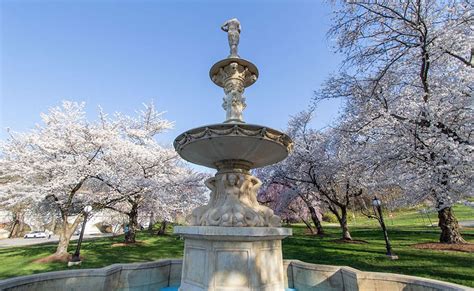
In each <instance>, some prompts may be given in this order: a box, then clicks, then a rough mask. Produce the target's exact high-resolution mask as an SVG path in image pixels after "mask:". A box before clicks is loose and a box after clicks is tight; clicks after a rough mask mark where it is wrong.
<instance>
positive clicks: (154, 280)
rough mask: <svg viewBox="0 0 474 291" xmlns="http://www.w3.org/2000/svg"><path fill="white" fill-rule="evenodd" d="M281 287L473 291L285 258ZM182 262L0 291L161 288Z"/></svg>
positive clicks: (55, 275)
mask: <svg viewBox="0 0 474 291" xmlns="http://www.w3.org/2000/svg"><path fill="white" fill-rule="evenodd" d="M283 264H284V270H285V274H286V276H285V285H286V286H285V287H289V288H294V289H296V290H297V291H306V290H331V291H332V290H333V291H336V290H344V291H357V290H359V291H365V290H369V291H370V290H382V291H391V290H403V291H425V290H426V291H435V290H436V291H441V290H443V291H454V290H474V289H473V288H469V287H464V286H461V285H457V284H452V283H447V282H442V281H438V280H431V279H426V278H421V277H414V276H406V275H398V274H390V273H377V272H363V271H359V270H356V269H353V268H350V267H339V266H328V265H317V264H309V263H304V262H301V261H298V260H284V263H283ZM181 268H182V261H181V260H172V259H171V260H159V261H154V262H146V263H135V264H114V265H110V266H108V267H104V268H100V269H82V270H69V271H58V272H48V273H40V274H35V275H30V276H22V277H16V278H11V279H7V280H3V281H0V290H5V291H7V290H8V291H13V290H14V291H26V290H28V291H30V290H35V291H40V290H55V291H56V290H57V291H60V290H75V291H81V290H87V291H90V290H94V291H95V290H97V291H102V290H103V291H110V290H133V291H138V290H140V291H142V290H143V291H144V290H160V289H161V288H166V287H169V286H178V285H179V284H180V282H181Z"/></svg>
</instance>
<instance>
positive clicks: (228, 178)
mask: <svg viewBox="0 0 474 291" xmlns="http://www.w3.org/2000/svg"><path fill="white" fill-rule="evenodd" d="M206 185H207V186H208V188H209V189H210V190H211V194H210V199H209V203H208V204H207V205H205V206H201V207H198V208H196V209H194V211H193V212H192V214H191V215H190V216H188V217H187V220H188V222H189V223H190V224H191V225H202V226H271V227H277V226H280V217H278V216H276V215H274V213H273V210H271V209H270V208H268V207H266V206H262V205H260V204H259V203H258V201H257V193H258V189H259V188H260V186H261V185H262V182H261V181H260V180H259V179H258V178H256V177H254V176H252V175H250V174H247V173H241V172H231V173H217V174H216V176H215V177H213V178H210V179H208V180H207V181H206Z"/></svg>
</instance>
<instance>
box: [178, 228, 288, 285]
mask: <svg viewBox="0 0 474 291" xmlns="http://www.w3.org/2000/svg"><path fill="white" fill-rule="evenodd" d="M174 233H176V234H179V235H181V236H182V237H184V239H185V247H184V260H183V271H182V277H181V287H180V289H179V290H181V291H198V290H199V291H200V290H210V291H237V290H239V291H247V290H248V291H250V290H262V291H264V290H265V291H266V290H268V291H274V290H284V285H285V282H284V278H285V276H284V274H283V258H282V252H281V240H282V239H283V238H285V237H287V236H290V235H291V229H288V228H281V227H218V226H217V227H216V226H177V227H175V228H174Z"/></svg>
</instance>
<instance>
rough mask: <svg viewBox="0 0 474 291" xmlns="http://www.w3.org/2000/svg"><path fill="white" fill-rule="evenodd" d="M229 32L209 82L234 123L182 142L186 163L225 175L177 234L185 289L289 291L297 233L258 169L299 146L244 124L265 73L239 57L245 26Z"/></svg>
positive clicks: (213, 181)
mask: <svg viewBox="0 0 474 291" xmlns="http://www.w3.org/2000/svg"><path fill="white" fill-rule="evenodd" d="M222 30H224V31H225V32H227V33H228V40H229V46H230V55H229V56H228V57H227V58H226V59H224V60H221V61H219V62H217V63H216V64H214V65H213V66H212V68H211V70H210V72H209V75H210V77H211V80H212V81H213V82H214V83H215V84H216V85H217V86H219V87H222V88H223V89H224V93H225V96H224V98H223V104H222V107H223V108H224V110H225V111H226V120H225V121H224V122H223V123H218V124H213V125H207V126H201V127H198V128H195V129H191V130H188V131H186V132H184V133H182V134H181V135H179V136H178V137H177V138H176V139H175V141H174V147H175V149H176V151H177V152H178V154H179V155H180V156H181V157H182V158H183V159H185V160H187V161H189V162H191V163H194V164H198V165H202V166H206V167H209V168H213V169H216V170H217V173H216V174H215V176H214V177H212V178H210V179H208V180H207V181H206V182H205V183H206V185H207V187H208V188H209V189H210V190H211V193H210V199H209V203H208V204H207V205H204V206H201V207H198V208H196V209H194V210H193V212H192V214H191V215H189V216H188V217H187V221H188V223H189V224H190V226H177V227H175V228H174V233H175V234H179V235H181V236H182V237H183V238H184V239H185V247H184V260H183V268H182V276H181V286H180V290H182V291H188V290H193V291H194V290H215V291H218V290H272V291H274V290H284V284H285V283H284V278H285V276H284V273H283V259H282V252H281V240H282V239H283V238H285V237H287V236H289V235H291V229H288V228H281V227H280V217H278V216H276V215H275V214H274V213H273V211H272V210H271V209H270V208H268V207H266V206H263V205H260V204H259V203H258V201H257V192H258V189H259V188H260V186H261V184H262V183H261V181H260V180H259V179H258V178H256V177H254V176H252V175H251V173H250V170H251V169H254V168H259V167H263V166H267V165H271V164H274V163H277V162H279V161H281V160H283V159H285V158H286V157H287V156H288V154H289V152H290V151H291V149H292V146H293V143H292V141H291V139H290V138H289V137H288V136H287V135H286V134H284V133H282V132H279V131H277V130H274V129H271V128H269V127H266V126H261V125H253V124H247V123H245V122H244V119H243V116H242V112H243V110H244V109H245V107H246V103H245V97H244V96H243V93H244V90H245V88H247V87H249V86H251V85H252V84H253V83H255V81H257V78H258V70H257V67H256V66H255V65H254V64H252V63H251V62H249V61H247V60H244V59H242V58H240V57H239V55H238V54H237V48H238V44H239V38H240V30H241V27H240V22H239V21H238V20H237V19H235V18H234V19H230V20H228V21H226V22H225V23H224V25H223V26H222Z"/></svg>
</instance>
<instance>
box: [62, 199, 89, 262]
mask: <svg viewBox="0 0 474 291" xmlns="http://www.w3.org/2000/svg"><path fill="white" fill-rule="evenodd" d="M91 210H92V206H90V205H87V206H86V207H84V210H83V211H84V221H83V222H82V229H81V233H80V234H79V240H78V241H77V247H76V251H75V252H74V254H73V255H72V258H71V260H70V261H69V262H68V266H74V265H80V264H81V258H80V251H81V244H82V237H83V236H84V230H85V228H86V222H87V216H88V215H89V213H90V212H91Z"/></svg>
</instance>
